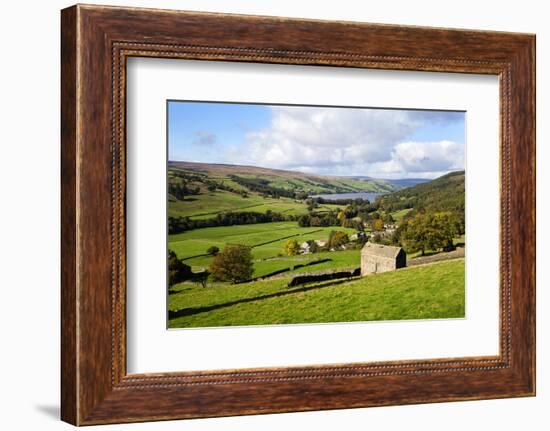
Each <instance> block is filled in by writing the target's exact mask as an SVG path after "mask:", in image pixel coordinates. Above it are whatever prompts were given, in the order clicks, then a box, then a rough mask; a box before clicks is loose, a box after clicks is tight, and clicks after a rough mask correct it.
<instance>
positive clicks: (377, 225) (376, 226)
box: [372, 218, 384, 231]
mask: <svg viewBox="0 0 550 431" xmlns="http://www.w3.org/2000/svg"><path fill="white" fill-rule="evenodd" d="M372 230H374V231H381V230H384V220H382V219H380V218H377V219H375V220H373V221H372Z"/></svg>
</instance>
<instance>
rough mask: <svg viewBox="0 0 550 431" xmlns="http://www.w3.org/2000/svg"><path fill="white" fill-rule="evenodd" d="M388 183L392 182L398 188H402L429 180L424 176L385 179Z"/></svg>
mask: <svg viewBox="0 0 550 431" xmlns="http://www.w3.org/2000/svg"><path fill="white" fill-rule="evenodd" d="M386 181H387V182H388V183H390V184H393V185H394V186H395V187H397V188H398V189H404V188H406V187H412V186H416V185H417V184H422V183H427V182H430V181H431V180H429V179H426V178H400V179H397V180H386Z"/></svg>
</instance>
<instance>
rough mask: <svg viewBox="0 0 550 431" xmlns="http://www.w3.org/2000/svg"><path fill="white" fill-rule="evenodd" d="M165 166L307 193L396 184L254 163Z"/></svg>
mask: <svg viewBox="0 0 550 431" xmlns="http://www.w3.org/2000/svg"><path fill="white" fill-rule="evenodd" d="M168 167H169V169H178V170H180V171H184V172H189V173H193V174H195V175H197V176H201V177H208V178H210V179H212V180H223V181H230V182H232V183H235V182H236V183H239V184H241V185H243V184H244V187H245V188H247V185H246V184H251V183H250V180H254V181H256V182H257V183H259V184H262V185H264V186H267V187H270V188H274V189H281V190H287V191H293V192H305V193H307V194H321V193H353V192H377V193H388V192H391V191H394V190H397V189H399V188H400V187H399V186H398V185H396V184H394V183H392V182H390V181H386V180H380V179H373V178H367V177H336V176H320V175H313V174H307V173H304V172H298V171H287V170H281V169H268V168H261V167H257V166H240V165H225V164H214V163H194V162H180V161H170V162H168Z"/></svg>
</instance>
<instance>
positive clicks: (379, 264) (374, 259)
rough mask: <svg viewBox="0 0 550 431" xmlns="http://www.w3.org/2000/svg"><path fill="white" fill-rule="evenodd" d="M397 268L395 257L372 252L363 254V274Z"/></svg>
mask: <svg viewBox="0 0 550 431" xmlns="http://www.w3.org/2000/svg"><path fill="white" fill-rule="evenodd" d="M396 269H397V267H396V261H395V259H392V258H387V257H382V256H376V255H371V254H363V255H361V275H367V274H374V273H380V272H387V271H395V270H396Z"/></svg>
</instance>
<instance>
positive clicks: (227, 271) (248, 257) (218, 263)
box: [210, 244, 254, 283]
mask: <svg viewBox="0 0 550 431" xmlns="http://www.w3.org/2000/svg"><path fill="white" fill-rule="evenodd" d="M210 272H211V273H212V275H213V276H214V278H215V279H216V280H221V281H230V282H232V283H238V282H242V281H246V280H248V279H250V277H251V276H252V273H253V272H254V268H253V263H252V253H251V250H250V247H247V246H244V245H240V244H236V245H226V246H225V248H224V249H223V251H222V252H221V253H218V255H217V256H216V257H214V259H213V260H212V263H211V264H210Z"/></svg>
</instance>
